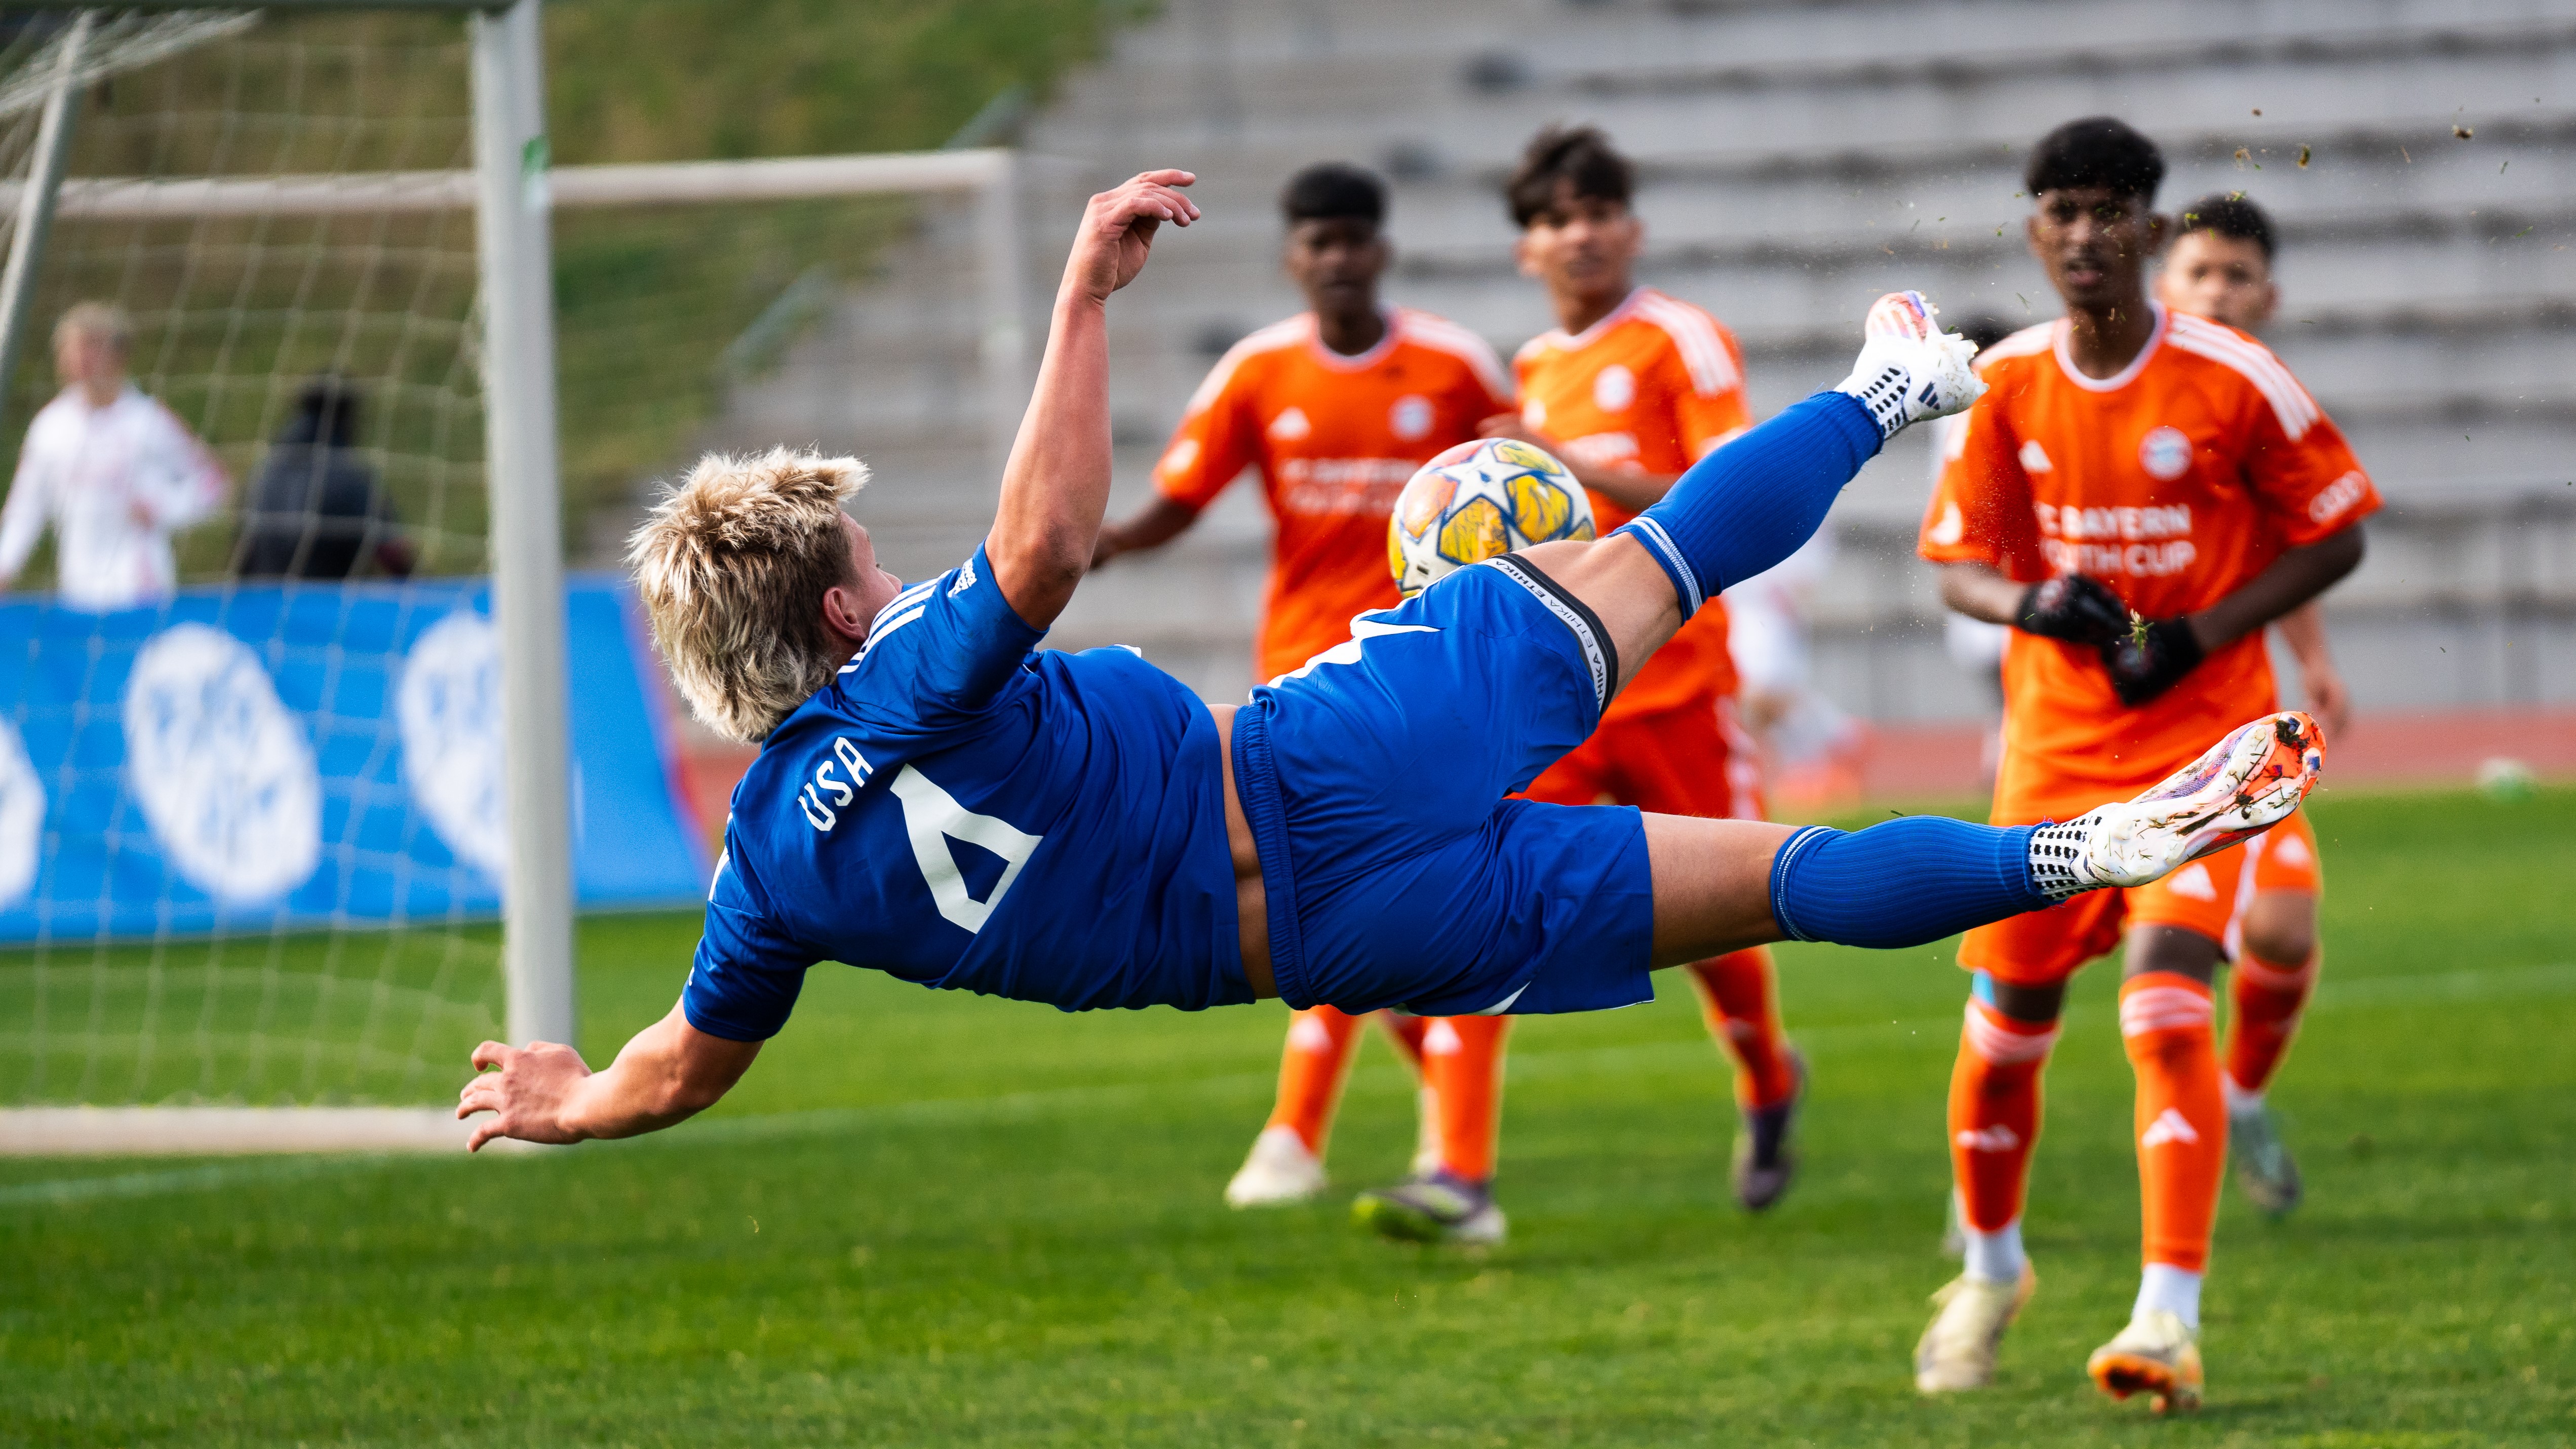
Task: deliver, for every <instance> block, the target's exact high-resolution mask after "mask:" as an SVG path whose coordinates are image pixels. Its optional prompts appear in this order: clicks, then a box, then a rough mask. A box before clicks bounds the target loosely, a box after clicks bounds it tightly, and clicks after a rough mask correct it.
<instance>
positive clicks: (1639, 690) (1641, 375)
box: [1512, 287, 1753, 720]
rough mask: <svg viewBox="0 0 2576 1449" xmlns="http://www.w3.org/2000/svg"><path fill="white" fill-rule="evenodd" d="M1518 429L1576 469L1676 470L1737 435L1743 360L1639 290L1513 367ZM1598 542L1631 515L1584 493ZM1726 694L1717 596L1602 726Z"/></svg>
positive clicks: (1683, 312) (1744, 413)
mask: <svg viewBox="0 0 2576 1449" xmlns="http://www.w3.org/2000/svg"><path fill="white" fill-rule="evenodd" d="M1512 365H1513V369H1514V371H1516V372H1517V373H1518V374H1519V377H1520V385H1521V421H1522V422H1524V423H1527V424H1528V425H1529V426H1530V427H1532V428H1534V429H1537V430H1539V431H1541V432H1544V433H1546V434H1548V435H1549V436H1550V437H1553V438H1555V439H1556V440H1557V441H1558V443H1559V444H1561V445H1562V446H1563V448H1564V451H1565V460H1566V461H1567V462H1568V463H1571V464H1573V465H1574V466H1575V467H1576V468H1578V469H1581V468H1603V467H1619V466H1623V465H1624V466H1628V467H1635V468H1642V469H1644V470H1645V471H1647V472H1649V473H1679V472H1681V471H1682V470H1683V469H1685V468H1688V467H1689V466H1690V465H1691V464H1693V463H1696V462H1698V461H1699V459H1700V456H1701V455H1702V454H1704V453H1706V452H1707V451H1708V450H1709V449H1711V448H1714V447H1716V446H1717V445H1718V444H1719V443H1722V442H1724V441H1726V440H1727V439H1728V438H1730V437H1733V436H1734V435H1735V434H1737V433H1740V432H1742V431H1744V429H1745V428H1746V427H1748V426H1750V425H1751V423H1752V421H1753V414H1752V412H1751V410H1750V409H1748V408H1747V407H1746V406H1745V402H1744V356H1743V353H1742V351H1741V350H1740V349H1738V348H1737V347H1736V345H1735V335H1734V334H1733V333H1731V332H1729V331H1727V330H1726V329H1725V328H1724V327H1721V326H1719V325H1718V322H1717V319H1716V318H1714V317H1711V316H1709V315H1708V314H1707V313H1706V312H1703V311H1701V310H1700V309H1698V308H1697V307H1694V306H1692V305H1690V304H1689V303H1687V302H1677V301H1675V300H1673V299H1672V298H1670V297H1667V296H1665V295H1664V294H1663V293H1661V292H1658V291H1656V290H1655V289H1654V288H1652V287H1639V288H1638V289H1637V290H1635V291H1633V292H1631V293H1629V294H1628V298H1627V300H1626V301H1624V302H1621V303H1620V304H1619V305H1618V306H1617V307H1616V308H1614V309H1612V311H1611V313H1610V315H1609V316H1607V317H1604V318H1602V319H1601V320H1600V321H1598V322H1595V323H1593V324H1592V325H1591V326H1590V327H1587V328H1585V329H1584V330H1583V334H1582V335H1581V336H1579V337H1576V336H1568V335H1567V334H1566V333H1565V332H1564V331H1562V330H1559V331H1555V332H1550V333H1547V334H1546V335H1545V336H1542V337H1538V338H1535V339H1532V340H1531V342H1530V343H1529V345H1528V346H1526V347H1523V348H1522V349H1521V350H1520V353H1519V355H1518V356H1516V357H1514V358H1513V359H1512ZM1592 512H1593V516H1594V517H1595V518H1596V519H1597V520H1598V521H1599V524H1600V530H1601V532H1602V533H1604V534H1607V533H1608V532H1609V531H1610V530H1612V529H1614V528H1617V527H1618V526H1619V525H1620V524H1623V523H1625V522H1627V521H1628V520H1629V519H1630V518H1633V517H1635V516H1636V515H1634V514H1632V513H1630V512H1629V511H1628V510H1627V509H1624V508H1621V507H1619V506H1618V505H1617V504H1615V503H1612V502H1610V501H1609V500H1608V499H1606V498H1603V497H1601V496H1600V495H1599V494H1594V495H1593V498H1592ZM1734 693H1735V664H1734V661H1733V660H1732V659H1731V658H1729V657H1728V655H1727V652H1726V608H1725V606H1724V605H1722V604H1720V603H1719V602H1718V601H1717V600H1715V599H1710V600H1709V601H1708V604H1707V606H1706V607H1704V608H1702V609H1701V610H1700V611H1699V613H1698V614H1696V615H1694V616H1693V617H1692V619H1691V621H1690V622H1689V623H1688V624H1685V625H1683V626H1682V629H1681V632H1680V633H1678V634H1675V635H1674V636H1673V639H1672V642H1671V643H1669V644H1666V645H1665V646H1664V647H1663V648H1662V649H1659V650H1657V651H1656V652H1655V657H1654V658H1653V659H1652V660H1649V661H1648V662H1647V664H1646V666H1645V667H1644V668H1643V669H1640V670H1638V671H1637V677H1636V678H1635V679H1634V680H1632V681H1631V682H1630V683H1629V685H1628V687H1627V688H1626V689H1625V690H1622V691H1621V692H1620V694H1619V697H1618V698H1617V699H1616V700H1613V701H1612V702H1611V705H1610V708H1609V711H1608V712H1607V713H1606V714H1605V715H1604V716H1603V718H1604V719H1605V720H1609V719H1617V718H1625V717H1628V716H1633V715H1639V714H1646V713H1651V712H1654V711H1658V710H1667V709H1676V708H1681V707H1685V706H1689V707H1697V708H1714V707H1715V705H1716V702H1717V701H1718V700H1720V699H1725V698H1727V697H1729V696H1731V695H1733V694H1734Z"/></svg>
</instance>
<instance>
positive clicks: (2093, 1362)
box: [2084, 1308, 2201, 1414]
mask: <svg viewBox="0 0 2576 1449" xmlns="http://www.w3.org/2000/svg"><path fill="white" fill-rule="evenodd" d="M2084 1372H2086V1373H2087V1374H2090V1375H2091V1376H2092V1378H2093V1382H2094V1383H2095V1384H2096V1385H2097V1386H2099V1387H2100V1388H2101V1390H2102V1392H2104V1393H2106V1394H2109V1395H2110V1396H2111V1397H2112V1398H2115V1399H2125V1398H2127V1397H2129V1396H2130V1395H2131V1394H2146V1395H2149V1396H2150V1397H2149V1399H2148V1403H2149V1405H2150V1406H2151V1407H2152V1408H2154V1409H2155V1411H2156V1412H2157V1413H2159V1414H2162V1413H2167V1412H2169V1411H2171V1410H2174V1409H2197V1408H2199V1407H2200V1386H2201V1379H2200V1343H2199V1336H2198V1335H2197V1334H2194V1333H2193V1332H2192V1331H2191V1330H2190V1329H2189V1328H2186V1327H2184V1326H2183V1321H2182V1318H2181V1316H2180V1315H2178V1314H2175V1313H2173V1312H2172V1311H2170V1310H2168V1309H2163V1308H2155V1309H2150V1310H2148V1311H2147V1312H2145V1313H2141V1314H2139V1315H2138V1316H2137V1317H2135V1318H2132V1319H2130V1320H2129V1326H2128V1327H2126V1328H2123V1329H2121V1330H2120V1332H2119V1334H2118V1336H2116V1337H2114V1338H2113V1339H2112V1340H2111V1341H2110V1342H2109V1343H2106V1344H2104V1345H2102V1346H2101V1347H2100V1348H2097V1349H2095V1350H2093V1357H2091V1358H2090V1359H2087V1360H2086V1361H2085V1364H2084Z"/></svg>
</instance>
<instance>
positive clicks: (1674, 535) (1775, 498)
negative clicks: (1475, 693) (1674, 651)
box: [1523, 292, 1985, 682]
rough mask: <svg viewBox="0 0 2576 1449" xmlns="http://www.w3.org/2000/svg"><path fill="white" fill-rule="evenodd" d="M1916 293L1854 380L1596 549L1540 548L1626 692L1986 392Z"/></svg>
mask: <svg viewBox="0 0 2576 1449" xmlns="http://www.w3.org/2000/svg"><path fill="white" fill-rule="evenodd" d="M1935 315H1936V314H1935V312H1934V309H1933V307H1932V305H1931V304H1930V303H1929V302H1926V301H1925V300H1924V299H1923V296H1922V294H1921V293H1918V292H1891V293H1889V294H1888V295H1886V296H1884V297H1881V298H1879V299H1878V302H1877V303H1876V305H1874V306H1872V307H1871V308H1870V311H1869V317H1868V320H1867V323H1866V327H1865V333H1866V340H1865V341H1864V342H1863V343H1862V346H1861V351H1860V358H1859V360H1858V362H1857V363H1855V364H1854V366H1853V368H1852V374H1851V376H1849V377H1847V378H1845V379H1843V381H1842V382H1841V383H1840V384H1839V385H1838V386H1836V387H1834V388H1833V389H1831V390H1829V391H1825V392H1820V393H1817V394H1815V395H1814V396H1812V397H1809V398H1806V399H1804V400H1803V401H1800V402H1796V403H1792V404H1791V405H1790V406H1788V407H1786V408H1784V409H1782V410H1781V411H1780V412H1779V413H1777V414H1775V415H1773V416H1772V417H1770V418H1769V419H1766V420H1765V421H1763V422H1762V423H1760V424H1759V425H1757V426H1755V427H1753V428H1750V429H1747V430H1746V431H1745V433H1744V434H1743V435H1742V436H1741V437H1738V438H1737V439H1735V440H1734V441H1733V442H1731V443H1728V444H1726V445H1725V446H1724V447H1721V448H1719V449H1717V450H1716V451H1714V452H1712V453H1710V454H1709V455H1708V456H1707V457H1705V458H1702V459H1701V460H1699V461H1698V462H1697V463H1694V464H1692V465H1691V467H1690V469H1689V471H1687V472H1685V473H1683V474H1682V476H1681V480H1680V481H1679V482H1677V483H1675V484H1674V485H1673V487H1672V491H1670V492H1668V493H1666V494H1665V495H1664V497H1663V498H1662V500H1661V501H1659V502H1657V503H1656V504H1655V505H1654V506H1653V507H1651V508H1648V509H1647V510H1646V511H1645V512H1644V513H1642V514H1640V515H1638V516H1637V517H1636V518H1634V519H1632V520H1630V521H1629V522H1627V523H1625V524H1623V525H1621V526H1620V527H1618V528H1616V529H1614V530H1612V531H1611V533H1610V535H1609V536H1608V537H1607V538H1604V539H1602V540H1600V541H1599V542H1596V543H1572V542H1563V543H1544V544H1540V545H1538V546H1536V547H1534V548H1531V549H1528V550H1526V551H1525V553H1524V555H1523V556H1525V557H1526V558H1527V559H1528V561H1529V562H1530V563H1531V564H1532V565H1534V566H1536V567H1537V568H1538V569H1540V570H1541V571H1543V572H1544V573H1545V574H1546V575H1547V576H1548V578H1549V579H1550V580H1551V581H1552V583H1553V585H1555V586H1557V587H1561V588H1563V589H1564V590H1565V591H1566V592H1568V593H1569V594H1571V595H1572V596H1573V597H1574V598H1575V599H1577V600H1579V601H1580V603H1581V604H1582V606H1583V607H1585V608H1586V609H1588V610H1590V611H1591V613H1592V614H1594V615H1596V616H1597V617H1598V618H1599V619H1600V621H1601V623H1602V625H1603V627H1604V628H1605V629H1606V630H1607V631H1608V633H1609V635H1610V641H1609V642H1610V643H1611V644H1612V646H1613V649H1614V652H1615V656H1616V658H1617V659H1618V661H1619V663H1620V665H1621V666H1622V681H1623V682H1624V679H1625V677H1626V676H1628V675H1633V674H1634V673H1635V671H1636V670H1637V669H1638V668H1639V667H1640V666H1642V665H1643V664H1644V663H1645V662H1646V659H1647V656H1649V655H1651V654H1652V653H1654V651H1655V650H1656V649H1658V648H1660V647H1662V645H1663V643H1664V641H1665V640H1667V639H1670V638H1671V637H1672V636H1673V631H1674V630H1676V629H1678V628H1680V627H1681V625H1682V623H1683V622H1684V621H1685V620H1687V619H1689V618H1690V617H1691V616H1692V615H1693V614H1695V613H1697V612H1698V611H1699V608H1700V606H1701V605H1702V604H1704V603H1706V602H1707V601H1708V600H1710V599H1713V598H1715V597H1717V594H1718V591H1719V590H1721V589H1724V588H1725V587H1727V586H1728V585H1729V584H1734V583H1738V582H1741V581H1742V580H1745V579H1749V578H1751V577H1753V576H1754V575H1755V574H1758V573H1761V572H1763V571H1764V570H1766V569H1768V568H1770V567H1771V566H1772V565H1774V564H1777V563H1779V562H1780V561H1781V560H1782V559H1785V558H1787V557H1788V556H1789V555H1790V554H1792V553H1794V552H1796V551H1797V549H1798V546H1799V545H1800V544H1803V543H1805V542H1806V541H1807V540H1808V539H1809V538H1810V537H1813V536H1814V534H1815V532H1816V529H1817V527H1818V526H1819V525H1821V524H1822V523H1823V522H1824V520H1825V514H1826V512H1827V511H1828V510H1830V509H1831V508H1832V507H1833V504H1834V500H1835V499H1836V498H1837V497H1839V496H1841V493H1842V490H1843V486H1844V485H1845V484H1847V483H1849V482H1851V480H1852V478H1853V477H1854V476H1855V475H1857V474H1858V473H1859V472H1860V470H1861V466H1862V465H1863V464H1865V463H1867V462H1868V461H1869V460H1870V459H1871V458H1873V457H1875V456H1877V454H1878V450H1879V449H1880V448H1881V447H1882V446H1884V445H1885V444H1886V442H1887V440H1888V439H1889V438H1892V437H1894V436H1896V434H1897V433H1899V432H1901V431H1903V430H1904V428H1905V427H1906V425H1907V424H1909V423H1916V422H1921V421H1923V420H1925V419H1927V418H1936V417H1942V416H1946V415H1948V414H1950V413H1955V412H1958V411H1961V410H1962V409H1964V408H1966V407H1967V406H1968V405H1969V404H1970V403H1973V402H1975V401H1976V400H1977V397H1978V395H1979V394H1980V393H1982V392H1984V391H1985V384H1984V383H1982V382H1980V381H1978V380H1977V374H1976V371H1975V370H1974V369H1973V368H1972V367H1971V366H1970V365H1969V360H1970V359H1971V358H1973V357H1974V356H1975V355H1976V346H1975V344H1973V343H1971V342H1969V341H1968V340H1966V339H1965V338H1962V337H1960V336H1958V335H1957V334H1955V333H1945V332H1942V331H1940V330H1939V328H1938V324H1937V323H1936V322H1935V320H1934V318H1935Z"/></svg>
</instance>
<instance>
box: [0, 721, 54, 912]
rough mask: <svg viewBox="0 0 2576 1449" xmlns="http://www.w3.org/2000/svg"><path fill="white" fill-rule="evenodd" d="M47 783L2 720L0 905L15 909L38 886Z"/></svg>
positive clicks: (0, 725) (20, 743)
mask: <svg viewBox="0 0 2576 1449" xmlns="http://www.w3.org/2000/svg"><path fill="white" fill-rule="evenodd" d="M44 833H45V782H44V781H43V780H42V779H40V778H38V777H37V774H36V764H35V761H33V760H30V759H28V758H27V746H26V744H25V742H23V741H21V740H20V739H19V738H18V732H17V731H16V730H14V729H11V728H10V727H9V724H8V721H6V720H0V906H13V905H16V904H17V903H18V902H19V901H20V900H21V899H23V898H24V897H25V896H26V894H27V892H28V891H29V890H30V889H32V888H33V887H34V886H35V884H36V852H37V850H38V848H39V847H40V846H41V845H42V844H43V842H44Z"/></svg>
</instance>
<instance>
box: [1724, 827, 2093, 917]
mask: <svg viewBox="0 0 2576 1449" xmlns="http://www.w3.org/2000/svg"><path fill="white" fill-rule="evenodd" d="M2038 828H2039V827H2038V826H2035V825H2020V826H2013V827H2009V828H2005V827H1998V826H1993V825H1971V824H1969V823H1968V822H1967V821H1965V820H1952V819H1949V818H1948V817H1946V816H1940V815H1909V816H1907V817H1905V818H1904V819H1902V820H1889V821H1885V822H1882V823H1880V824H1877V825H1873V826H1871V827H1870V828H1868V829H1867V830H1855V831H1851V832H1848V833H1846V832H1844V831H1840V830H1833V829H1828V828H1827V827H1825V826H1822V825H1810V826H1808V827H1807V828H1806V829H1804V830H1801V831H1799V832H1798V833H1797V834H1795V835H1792V836H1790V837H1789V839H1788V841H1787V842H1786V843H1785V844H1783V845H1782V846H1781V847H1780V854H1779V855H1778V856H1777V857H1775V858H1774V859H1773V860H1772V862H1771V918H1772V919H1773V920H1775V921H1778V922H1779V923H1780V929H1781V931H1782V932H1784V933H1785V934H1786V935H1787V936H1788V937H1789V939H1791V940H1793V941H1839V942H1841V943H1842V944H1844V945H1846V946H1869V947H1874V948H1877V949H1880V950H1885V949H1889V948H1892V947H1897V946H1920V945H1922V944H1923V943H1924V942H1926V941H1938V940H1940V939H1941V938H1942V937H1944V936H1950V935H1955V934H1957V933H1958V932H1960V931H1964V930H1966V929H1967V928H1969V927H1970V926H1982V925H1984V924H1986V923H1987V922H1988V921H2000V920H2002V919H2003V918H2004V917H2006V916H2017V915H2020V914H2021V913H2022V912H2024V911H2036V910H2040V909H2042V908H2043V907H2046V906H2049V905H2051V904H2054V902H2052V901H2051V900H2050V899H2049V898H2048V897H2047V896H2045V895H2043V894H2041V893H2040V890H2039V887H2038V886H2036V885H2034V884H2032V882H2031V878H2030V837H2031V833H2032V832H2033V831H2035V830H2037V829H2038Z"/></svg>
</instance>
